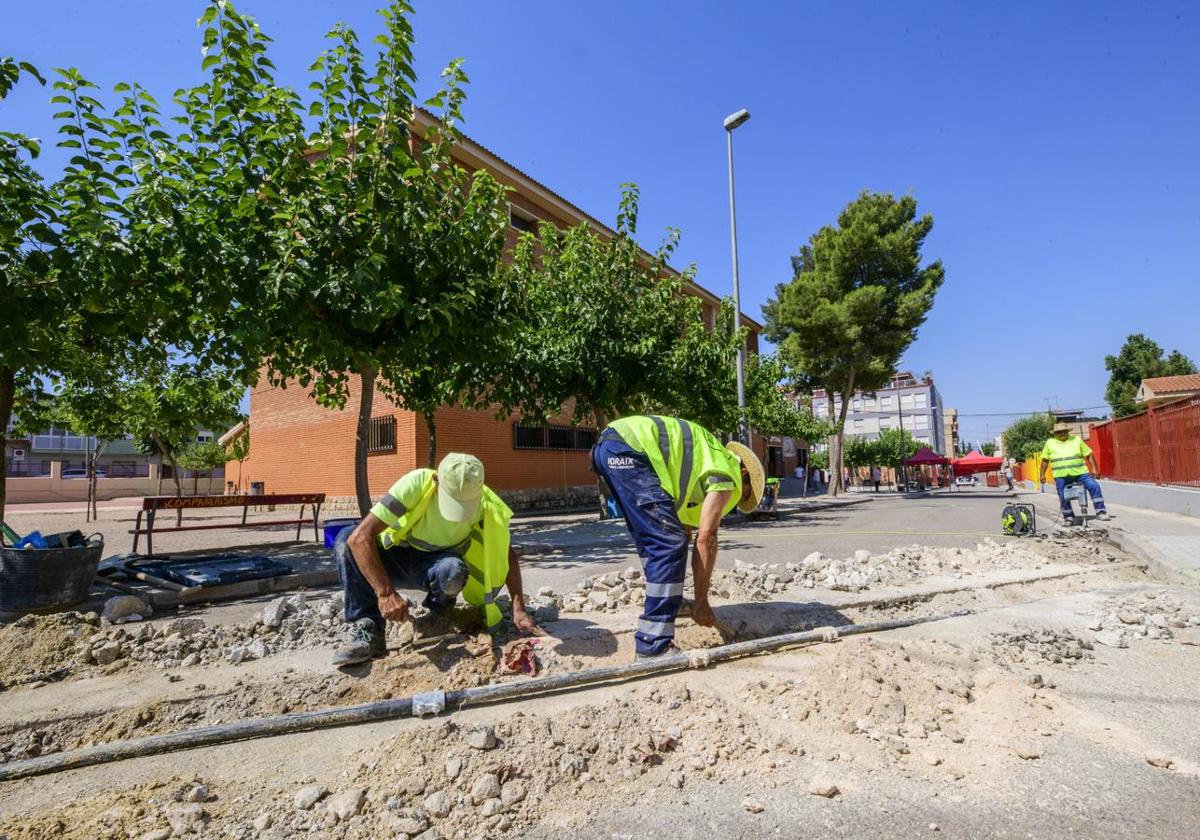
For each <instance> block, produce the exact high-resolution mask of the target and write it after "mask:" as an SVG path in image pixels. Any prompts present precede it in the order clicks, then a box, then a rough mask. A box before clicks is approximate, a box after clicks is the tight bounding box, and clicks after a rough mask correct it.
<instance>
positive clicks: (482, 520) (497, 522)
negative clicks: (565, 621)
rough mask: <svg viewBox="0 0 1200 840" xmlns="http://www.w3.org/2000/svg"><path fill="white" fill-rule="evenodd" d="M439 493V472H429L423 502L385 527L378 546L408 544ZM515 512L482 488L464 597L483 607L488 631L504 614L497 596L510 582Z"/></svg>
mask: <svg viewBox="0 0 1200 840" xmlns="http://www.w3.org/2000/svg"><path fill="white" fill-rule="evenodd" d="M436 493H437V473H436V472H434V471H433V470H429V471H428V476H427V478H426V486H425V488H424V489H423V490H422V492H421V498H420V501H418V502H417V503H416V504H415V505H413V507H412V508H410V509H409V510H407V511H405V513H404V514H403V515H402V516H401V517H400V524H399V525H398V526H397V527H395V528H385V529H384V530H383V533H381V534H380V535H379V544H380V546H382V547H383V548H384V549H387V548H390V547H392V546H394V545H397V544H399V543H403V542H405V540H406V539H407V537H408V534H409V532H410V531H412V529H413V527H414V526H415V525H416V524H417V522H418V521H419V520H420V519H421V517H422V516H423V515H424V513H425V508H426V507H428V505H429V503H430V502H431V501H432V500H433V498H434V496H435V495H436ZM511 519H512V509H511V508H509V506H508V505H506V504H505V503H504V500H503V499H501V498H500V497H499V496H497V495H496V494H495V493H493V492H492V491H491V490H490V489H489V488H487V487H484V488H483V500H482V502H481V503H480V505H479V519H478V521H476V523H475V527H474V528H472V529H471V544H470V545H469V546H468V547H467V551H466V553H465V554H464V556H463V561H464V562H465V563H466V564H467V582H466V585H465V586H463V591H462V595H463V598H464V599H465V600H466V602H467V603H468V604H471V605H472V606H475V607H483V614H484V618H485V620H486V621H487V626H488V627H489V628H492V627H495V626H496V625H497V624H499V623H500V619H501V618H503V614H502V613H501V612H500V608H499V607H498V606H496V597H497V596H498V595H499V594H500V590H502V589H503V588H504V582H505V581H506V580H507V579H508V548H509V531H508V523H509V520H511Z"/></svg>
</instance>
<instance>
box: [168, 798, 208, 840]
mask: <svg viewBox="0 0 1200 840" xmlns="http://www.w3.org/2000/svg"><path fill="white" fill-rule="evenodd" d="M167 822H169V823H170V824H171V831H173V832H174V833H175V834H178V835H183V834H191V833H192V832H193V831H195V830H196V828H197V827H199V825H200V824H202V823H205V822H208V812H207V811H205V810H204V809H203V808H202V807H201V806H200V805H198V804H197V803H194V802H192V803H188V804H187V805H173V806H171V808H170V809H168V811H167Z"/></svg>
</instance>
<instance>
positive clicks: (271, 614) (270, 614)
mask: <svg viewBox="0 0 1200 840" xmlns="http://www.w3.org/2000/svg"><path fill="white" fill-rule="evenodd" d="M287 613H288V601H287V598H276V599H275V600H274V601H271V602H270V603H269V604H267V605H266V606H265V607H263V609H262V613H261V614H260V615H259V620H260V621H262V623H263V624H265V625H267V626H268V627H278V626H279V625H281V624H283V618H284V616H286V615H287Z"/></svg>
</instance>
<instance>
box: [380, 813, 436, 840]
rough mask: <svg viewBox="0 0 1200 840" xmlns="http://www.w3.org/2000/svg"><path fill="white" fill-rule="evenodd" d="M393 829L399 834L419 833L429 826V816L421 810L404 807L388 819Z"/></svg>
mask: <svg viewBox="0 0 1200 840" xmlns="http://www.w3.org/2000/svg"><path fill="white" fill-rule="evenodd" d="M388 822H389V825H390V826H391V828H392V830H393V831H397V832H399V833H401V834H409V835H413V834H420V833H421V832H422V831H424V830H425V829H427V828H429V818H428V817H426V816H425V813H424V812H423V811H419V810H417V809H415V808H405V809H404V810H402V811H400V812H399V813H398V814H396V815H395V816H394V817H392V819H391V820H389V821H388Z"/></svg>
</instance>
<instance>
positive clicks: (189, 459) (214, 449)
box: [176, 441, 231, 493]
mask: <svg viewBox="0 0 1200 840" xmlns="http://www.w3.org/2000/svg"><path fill="white" fill-rule="evenodd" d="M230 458H231V455H230V454H229V452H227V451H226V449H225V447H224V446H221V444H219V443H217V442H216V441H204V442H193V443H192V444H191V445H190V446H188V447H186V448H184V449H183V451H182V452H180V453H179V456H178V457H177V458H176V461H177V462H178V464H179V466H180V467H182V468H183V469H185V470H190V471H191V472H192V476H193V482H194V484H193V486H192V492H193V493H196V492H197V490H198V489H199V488H198V483H199V480H200V473H202V472H210V473H211V471H212V470H215V469H217V468H218V467H223V466H225V464H226V463H227V462H228V461H229V459H230Z"/></svg>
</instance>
